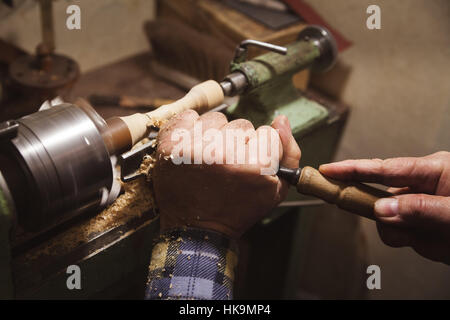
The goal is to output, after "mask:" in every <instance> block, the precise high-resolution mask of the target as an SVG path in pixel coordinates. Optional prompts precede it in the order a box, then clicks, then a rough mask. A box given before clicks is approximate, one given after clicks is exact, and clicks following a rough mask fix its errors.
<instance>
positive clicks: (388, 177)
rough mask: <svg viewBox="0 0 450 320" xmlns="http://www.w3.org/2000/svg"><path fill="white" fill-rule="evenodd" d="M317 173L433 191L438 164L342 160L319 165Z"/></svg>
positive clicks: (422, 160)
mask: <svg viewBox="0 0 450 320" xmlns="http://www.w3.org/2000/svg"><path fill="white" fill-rule="evenodd" d="M319 170H320V172H322V173H323V174H324V175H326V176H329V177H331V178H335V179H340V180H356V181H363V182H376V183H381V184H384V185H388V186H392V187H406V186H411V187H420V190H423V192H430V193H431V192H433V191H434V190H435V189H436V184H437V182H438V181H439V176H440V174H441V170H442V168H441V166H440V165H437V164H436V162H435V161H430V159H425V158H392V159H386V160H380V159H373V160H367V159H366V160H345V161H341V162H336V163H330V164H325V165H322V166H320V168H319Z"/></svg>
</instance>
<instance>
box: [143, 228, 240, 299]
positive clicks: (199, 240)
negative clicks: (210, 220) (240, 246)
mask: <svg viewBox="0 0 450 320" xmlns="http://www.w3.org/2000/svg"><path fill="white" fill-rule="evenodd" d="M236 265H237V247H236V245H235V243H234V242H232V241H231V240H229V239H228V238H226V237H225V236H224V235H222V234H219V233H216V232H212V231H208V230H201V229H193V228H186V229H183V230H179V229H177V230H172V231H170V232H167V233H165V234H163V235H161V237H160V239H159V240H158V242H157V243H156V244H155V246H154V247H153V252H152V258H151V261H150V266H149V274H148V281H147V285H146V289H145V298H146V299H162V300H169V299H183V300H188V299H189V300H190V299H195V300H231V299H232V298H233V280H234V269H235V267H236Z"/></svg>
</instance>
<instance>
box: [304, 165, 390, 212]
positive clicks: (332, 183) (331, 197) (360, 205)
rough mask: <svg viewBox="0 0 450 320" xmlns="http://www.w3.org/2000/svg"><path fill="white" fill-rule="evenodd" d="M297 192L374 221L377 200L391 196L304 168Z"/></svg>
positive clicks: (359, 184) (369, 187) (363, 185)
mask: <svg viewBox="0 0 450 320" xmlns="http://www.w3.org/2000/svg"><path fill="white" fill-rule="evenodd" d="M297 191H298V192H300V193H302V194H305V195H310V196H314V197H317V198H320V199H322V200H325V201H326V202H328V203H331V204H335V205H337V206H338V207H339V208H341V209H344V210H347V211H349V212H352V213H355V214H357V215H360V216H362V217H366V218H369V219H372V220H375V217H374V205H375V202H376V201H377V200H378V199H381V198H387V197H391V196H393V194H391V193H389V192H387V191H383V190H380V189H377V188H373V187H371V186H368V185H366V184H362V183H358V182H346V181H337V180H334V179H330V178H327V177H325V176H324V175H322V174H321V173H320V172H319V171H318V170H316V169H314V168H311V167H304V168H303V169H302V171H301V174H300V178H299V180H298V182H297Z"/></svg>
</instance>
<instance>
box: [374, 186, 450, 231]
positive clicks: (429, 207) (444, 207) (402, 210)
mask: <svg viewBox="0 0 450 320" xmlns="http://www.w3.org/2000/svg"><path fill="white" fill-rule="evenodd" d="M374 211H375V216H376V217H377V218H378V220H379V221H381V222H384V223H386V224H390V225H396V226H402V227H415V228H418V229H422V230H435V231H439V232H442V231H443V232H446V234H450V232H449V231H450V197H442V196H432V195H427V194H406V195H399V196H395V197H391V198H383V199H380V200H378V201H377V202H376V203H375V210H374Z"/></svg>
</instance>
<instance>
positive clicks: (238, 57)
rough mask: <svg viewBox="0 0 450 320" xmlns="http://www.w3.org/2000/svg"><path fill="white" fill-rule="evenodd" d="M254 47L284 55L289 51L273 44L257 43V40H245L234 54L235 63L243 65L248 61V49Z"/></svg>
mask: <svg viewBox="0 0 450 320" xmlns="http://www.w3.org/2000/svg"><path fill="white" fill-rule="evenodd" d="M249 46H254V47H258V48H262V49H266V50H269V51H273V52H276V53H279V54H282V55H286V54H287V51H288V49H287V48H286V47H281V46H277V45H274V44H271V43H267V42H262V41H257V40H244V41H242V42H241V44H240V45H239V46H238V47H237V48H236V52H235V54H234V58H233V62H234V63H242V62H244V61H246V60H247V55H248V47H249Z"/></svg>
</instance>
